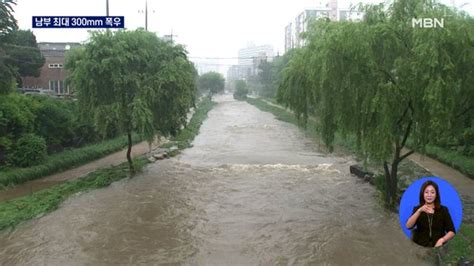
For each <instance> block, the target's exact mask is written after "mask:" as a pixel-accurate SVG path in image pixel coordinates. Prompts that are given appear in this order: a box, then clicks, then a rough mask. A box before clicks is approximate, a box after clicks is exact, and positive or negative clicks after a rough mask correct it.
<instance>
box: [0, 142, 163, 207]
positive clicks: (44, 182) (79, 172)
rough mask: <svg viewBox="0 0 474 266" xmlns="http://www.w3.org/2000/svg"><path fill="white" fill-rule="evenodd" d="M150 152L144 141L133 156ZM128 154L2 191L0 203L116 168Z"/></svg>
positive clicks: (121, 153) (135, 148) (117, 155)
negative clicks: (106, 169) (98, 171)
mask: <svg viewBox="0 0 474 266" xmlns="http://www.w3.org/2000/svg"><path fill="white" fill-rule="evenodd" d="M158 145H159V144H158V143H156V142H155V143H153V145H152V149H153V148H156V147H157V146H158ZM149 151H150V146H149V145H148V142H146V141H143V142H140V143H138V144H135V145H134V146H133V148H132V156H133V157H135V156H138V155H142V154H145V153H147V152H149ZM126 153H127V149H126V148H125V149H123V150H120V151H118V152H115V153H112V154H110V155H107V156H106V157H103V158H101V159H98V160H95V161H92V162H90V163H86V164H84V165H82V166H79V167H77V168H73V169H69V170H66V171H64V172H61V173H57V174H53V175H50V176H46V177H44V178H41V179H35V180H32V181H28V182H26V183H23V184H20V185H18V186H15V187H12V188H9V189H6V190H1V191H0V202H3V201H6V200H9V199H13V198H16V197H21V196H24V195H28V194H30V193H33V192H36V191H39V190H42V189H45V188H49V187H52V186H54V185H57V184H60V183H63V182H65V181H67V180H73V179H76V178H79V177H81V176H85V175H87V174H89V173H91V172H94V171H96V170H98V169H101V168H105V167H109V166H114V165H118V164H121V163H123V162H126V161H127V158H126Z"/></svg>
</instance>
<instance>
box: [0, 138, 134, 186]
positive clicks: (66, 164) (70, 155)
mask: <svg viewBox="0 0 474 266" xmlns="http://www.w3.org/2000/svg"><path fill="white" fill-rule="evenodd" d="M132 140H133V143H137V142H139V141H140V140H141V139H140V137H139V136H138V135H136V134H134V135H133V139H132ZM127 144H128V140H127V136H121V137H118V138H115V139H111V140H106V141H103V142H100V143H97V144H92V145H88V146H85V147H82V148H77V149H71V150H67V151H64V152H60V153H56V154H53V155H51V156H48V158H47V159H46V161H45V162H44V163H42V164H40V165H36V166H32V167H28V168H15V169H11V170H7V171H4V172H0V189H2V188H4V187H6V186H12V185H17V184H21V183H24V182H26V181H29V180H33V179H38V178H41V177H45V176H47V175H51V174H54V173H58V172H61V171H64V170H68V169H71V168H73V167H75V166H79V165H82V164H84V163H87V162H90V161H93V160H95V159H98V158H102V157H104V156H105V155H108V154H111V153H113V152H116V151H119V150H121V149H123V148H125V147H126V146H127Z"/></svg>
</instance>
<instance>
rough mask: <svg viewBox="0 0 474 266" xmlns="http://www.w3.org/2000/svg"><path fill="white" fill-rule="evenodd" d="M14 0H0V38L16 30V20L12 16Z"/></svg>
mask: <svg viewBox="0 0 474 266" xmlns="http://www.w3.org/2000/svg"><path fill="white" fill-rule="evenodd" d="M15 4H16V3H15V1H14V0H3V1H0V39H1V38H2V37H3V36H5V35H7V34H9V33H10V32H12V31H15V30H17V28H18V26H17V22H16V19H15V17H14V16H13V14H12V13H13V5H15Z"/></svg>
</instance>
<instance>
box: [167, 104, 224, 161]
mask: <svg viewBox="0 0 474 266" xmlns="http://www.w3.org/2000/svg"><path fill="white" fill-rule="evenodd" d="M216 104H217V103H215V102H213V101H211V100H209V99H207V98H206V99H204V100H203V101H202V102H201V103H199V106H198V108H196V111H195V113H194V115H193V117H192V118H191V120H190V121H189V123H188V125H187V126H186V127H185V128H183V129H182V130H181V131H180V132H179V133H178V134H177V135H176V136H174V137H172V138H171V139H170V142H168V143H165V144H163V145H161V147H162V148H170V147H171V146H174V145H176V146H177V147H178V148H179V149H186V148H189V147H190V146H191V142H192V141H193V140H194V137H196V136H197V134H198V133H199V128H200V127H201V124H202V122H203V121H204V120H205V119H206V118H207V113H208V112H209V111H210V110H211V109H212V108H213V107H214V106H215V105H216ZM172 155H173V154H172Z"/></svg>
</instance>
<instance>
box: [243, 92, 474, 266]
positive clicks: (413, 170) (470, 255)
mask: <svg viewBox="0 0 474 266" xmlns="http://www.w3.org/2000/svg"><path fill="white" fill-rule="evenodd" d="M247 102H248V103H250V104H252V105H254V106H256V107H257V108H259V109H260V110H262V111H265V112H270V113H272V114H274V115H275V116H276V118H277V119H279V120H282V121H285V122H289V123H292V124H295V125H299V123H298V120H297V119H296V118H295V116H294V115H293V114H292V113H291V112H290V111H287V110H284V109H282V108H279V107H276V106H272V105H270V104H268V103H266V102H264V101H263V100H261V99H247ZM270 102H272V103H275V102H274V101H270ZM299 126H300V125H299ZM300 128H302V129H304V130H305V132H306V133H307V134H309V135H310V136H311V137H314V138H315V139H320V135H319V132H320V131H319V127H318V125H317V122H316V121H315V120H314V119H313V120H308V124H307V126H306V127H305V128H304V127H301V126H300ZM334 142H335V145H338V146H342V147H343V148H344V149H345V150H346V151H348V152H351V153H355V151H356V142H355V138H354V137H353V136H348V137H345V138H343V137H342V136H341V135H340V134H336V136H335V141H334ZM427 151H428V152H429V153H428V155H429V154H433V153H437V154H438V155H439V154H441V155H442V156H444V157H443V158H445V160H447V161H451V162H454V163H456V162H455V160H456V159H457V160H459V162H458V165H463V166H466V165H470V164H473V163H474V162H473V161H472V159H471V161H469V162H467V161H466V160H464V159H467V158H464V159H460V157H459V156H458V155H459V154H455V153H454V152H451V153H450V152H446V151H442V152H441V151H440V150H436V149H435V148H434V147H428V148H427ZM446 158H447V159H446ZM454 158H456V159H454ZM448 164H449V163H448ZM450 165H452V164H450ZM369 167H370V168H373V167H378V168H380V165H376V164H373V163H370V162H369ZM399 174H400V175H401V176H402V175H403V176H405V177H408V178H413V177H418V176H423V175H428V174H429V173H427V172H426V170H424V169H422V168H420V167H418V166H417V165H416V164H413V163H410V162H408V161H403V162H402V163H401V164H400V166H399ZM374 181H375V187H376V188H377V189H378V190H379V191H380V192H381V193H380V196H381V197H382V198H383V196H384V192H385V177H384V175H383V172H381V173H379V174H377V175H376V176H375V180H374ZM406 181H407V180H405V179H404V180H400V182H399V187H400V188H401V189H403V188H406V187H407V183H406ZM473 248H474V226H473V225H469V224H463V225H462V226H461V230H460V231H459V232H458V234H457V235H456V237H455V238H454V239H453V240H452V241H450V243H449V245H448V247H447V250H448V251H447V253H446V254H445V255H444V256H442V257H443V264H449V263H451V264H453V265H457V262H458V260H459V258H460V257H464V258H465V259H468V260H470V261H474V249H473Z"/></svg>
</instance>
